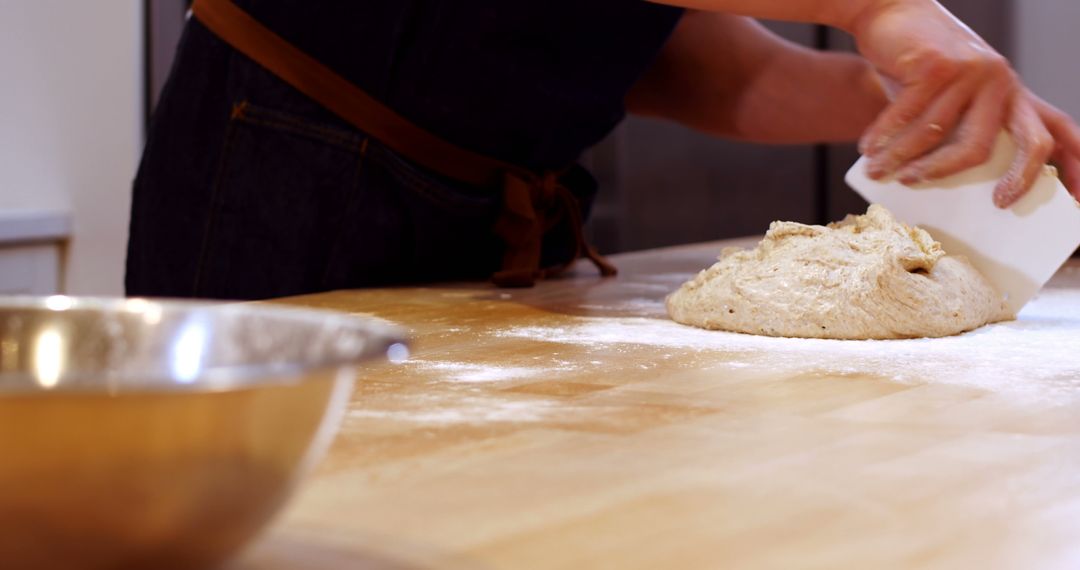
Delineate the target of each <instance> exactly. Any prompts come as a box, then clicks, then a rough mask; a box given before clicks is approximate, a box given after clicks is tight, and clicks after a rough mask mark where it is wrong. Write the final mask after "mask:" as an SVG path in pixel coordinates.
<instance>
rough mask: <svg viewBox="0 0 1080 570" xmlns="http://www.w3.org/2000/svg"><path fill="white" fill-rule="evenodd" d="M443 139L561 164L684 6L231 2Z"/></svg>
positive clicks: (597, 126) (608, 122) (597, 1)
mask: <svg viewBox="0 0 1080 570" xmlns="http://www.w3.org/2000/svg"><path fill="white" fill-rule="evenodd" d="M238 4H239V5H241V6H242V7H244V8H245V9H247V10H248V11H249V12H250V13H251V14H252V15H254V16H255V17H256V18H257V19H259V20H260V21H261V22H263V23H264V24H266V25H267V27H269V28H271V29H272V30H274V31H275V32H277V33H278V34H280V35H281V36H283V37H284V38H285V39H287V40H289V41H290V42H292V43H293V44H295V45H296V46H297V47H299V48H300V49H302V50H304V51H305V52H307V53H308V54H310V55H312V56H314V57H315V58H317V59H319V60H320V61H322V62H324V63H326V64H327V65H328V66H329V67H331V68H332V69H334V70H335V71H337V72H338V73H340V74H341V75H343V76H344V77H345V78H346V79H348V80H350V81H352V82H353V83H355V84H357V85H358V86H360V87H361V88H363V89H364V90H366V91H367V92H368V93H370V94H371V95H373V96H374V97H376V98H378V99H380V100H382V101H383V102H384V103H386V104H387V105H389V106H390V107H392V108H393V109H394V110H396V111H397V112H399V113H401V114H402V115H404V116H405V117H407V118H408V119H410V120H412V121H413V122H415V123H417V124H419V125H420V126H422V127H424V128H426V129H428V130H430V131H432V132H434V133H435V134H438V135H440V136H442V137H443V138H445V139H447V140H448V141H450V142H453V143H455V144H458V145H461V146H464V147H466V148H469V149H471V150H474V151H477V152H481V153H485V154H489V155H491V156H494V157H497V158H501V159H503V160H508V161H511V162H515V163H518V164H521V165H523V166H528V167H531V168H535V169H546V168H558V167H561V166H565V165H566V164H567V163H569V162H571V161H573V160H575V159H576V158H577V156H578V154H579V153H580V152H581V151H582V150H583V149H585V148H587V147H588V146H590V145H592V144H594V143H595V142H597V141H598V140H600V139H601V138H602V137H603V136H604V135H606V134H607V133H608V132H609V131H610V130H611V129H612V128H613V127H614V126H615V125H616V124H617V123H618V122H619V121H620V120H621V119H622V118H623V116H624V114H625V109H624V106H623V99H624V97H625V95H626V92H627V91H628V90H629V89H630V88H631V87H632V85H633V84H634V82H635V81H636V80H637V79H638V77H639V76H640V75H641V74H642V73H643V72H644V71H645V69H646V68H647V67H648V65H649V64H650V63H651V62H652V60H653V59H654V58H655V56H656V54H657V53H658V52H659V50H660V48H661V47H662V46H663V44H664V42H665V41H666V39H667V37H668V36H669V35H670V34H671V31H672V30H673V28H674V26H675V24H676V23H677V22H678V19H679V17H680V16H681V14H682V11H681V10H680V9H677V8H671V7H667V6H660V5H656V4H652V3H649V2H645V1H644V0H588V1H585V2H582V1H580V0H577V1H575V0H364V1H362V2H354V1H346V0H339V1H323V2H310V1H301V0H276V1H270V0H247V1H241V2H238Z"/></svg>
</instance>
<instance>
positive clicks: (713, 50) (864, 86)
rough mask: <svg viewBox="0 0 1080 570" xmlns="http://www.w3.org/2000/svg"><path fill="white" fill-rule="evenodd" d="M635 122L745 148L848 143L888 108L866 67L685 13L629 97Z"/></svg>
mask: <svg viewBox="0 0 1080 570" xmlns="http://www.w3.org/2000/svg"><path fill="white" fill-rule="evenodd" d="M627 104H628V106H629V108H630V110H631V111H632V112H634V113H638V114H643V115H652V116H659V117H664V118H668V119H671V120H674V121H677V122H680V123H682V124H685V125H687V126H689V127H692V128H695V129H698V130H703V131H706V132H710V133H713V134H717V135H721V136H726V137H731V138H737V139H742V140H749V141H756V142H769V143H809V142H837V141H851V140H855V139H857V138H858V137H859V135H860V134H862V132H863V130H864V129H865V128H866V127H867V125H869V124H870V123H871V122H872V121H873V119H874V117H875V116H877V114H878V113H879V112H880V111H881V109H882V108H883V107H884V106H885V104H886V98H885V95H884V94H883V92H882V90H881V87H880V85H879V84H878V81H877V78H876V75H875V74H874V72H873V71H872V68H871V67H870V65H869V64H867V63H866V62H865V61H864V60H863V59H861V58H859V57H857V56H853V55H847V54H837V53H823V52H817V51H814V50H810V49H806V48H803V47H801V46H798V45H796V44H793V43H791V42H787V41H785V40H783V39H781V38H779V37H777V36H775V35H774V34H772V33H770V32H768V31H767V30H765V29H764V28H763V27H762V26H761V25H760V24H757V23H756V22H754V21H752V20H750V19H748V18H742V17H738V16H729V15H722V14H710V13H705V12H697V13H691V14H688V15H687V16H686V17H685V18H684V19H683V22H681V23H680V25H679V28H678V29H677V30H676V32H675V34H674V35H673V36H672V38H671V40H670V41H669V43H668V45H667V46H665V49H664V51H663V53H661V55H660V57H659V58H658V60H657V62H656V63H655V64H654V65H653V67H652V68H651V69H650V70H649V72H648V73H646V75H645V76H644V77H643V78H642V80H641V81H640V82H639V83H638V85H637V86H635V88H634V89H633V90H632V91H631V93H630V95H629V97H628V98H627Z"/></svg>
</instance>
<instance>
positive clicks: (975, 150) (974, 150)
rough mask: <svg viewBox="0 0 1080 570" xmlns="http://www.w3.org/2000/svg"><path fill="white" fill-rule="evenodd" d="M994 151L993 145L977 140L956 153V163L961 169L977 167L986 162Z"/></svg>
mask: <svg viewBox="0 0 1080 570" xmlns="http://www.w3.org/2000/svg"><path fill="white" fill-rule="evenodd" d="M993 150H994V147H993V144H992V143H990V142H988V141H985V140H977V141H972V142H970V143H968V144H967V145H966V146H965V147H964V149H963V150H962V151H960V152H959V153H957V162H958V163H959V164H960V165H961V166H962V167H963V168H970V167H973V166H978V165H980V164H982V163H984V162H986V161H987V160H990V155H991V154H992V152H993Z"/></svg>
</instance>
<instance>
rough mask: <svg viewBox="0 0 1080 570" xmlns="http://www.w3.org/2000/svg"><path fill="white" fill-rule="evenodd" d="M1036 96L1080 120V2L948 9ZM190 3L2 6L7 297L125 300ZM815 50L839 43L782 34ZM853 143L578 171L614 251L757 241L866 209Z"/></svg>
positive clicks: (726, 149) (615, 160)
mask: <svg viewBox="0 0 1080 570" xmlns="http://www.w3.org/2000/svg"><path fill="white" fill-rule="evenodd" d="M943 3H944V4H945V5H946V6H948V7H949V8H950V9H952V10H953V12H955V13H956V14H957V15H958V16H959V17H960V18H961V19H963V20H965V21H966V22H968V23H969V24H970V25H971V26H972V27H973V28H974V29H975V30H976V31H978V32H979V33H980V34H982V35H983V37H985V38H986V39H987V40H989V41H990V42H991V43H992V44H994V45H995V46H996V47H997V48H998V49H999V50H1000V51H1002V52H1003V53H1005V54H1006V55H1008V56H1009V57H1010V59H1012V61H1013V62H1014V64H1015V66H1016V67H1017V69H1018V70H1019V71H1020V73H1021V75H1023V77H1024V78H1025V80H1026V81H1027V83H1028V85H1030V86H1031V87H1032V88H1033V89H1034V90H1035V91H1036V92H1038V93H1039V94H1041V95H1042V96H1043V97H1044V98H1046V99H1048V100H1049V101H1051V102H1052V103H1055V104H1057V105H1059V106H1060V107H1062V108H1063V109H1065V110H1066V111H1068V112H1069V113H1070V114H1072V115H1073V116H1074V117H1080V73H1078V69H1077V68H1078V64H1077V61H1076V60H1077V54H1080V35H1077V34H1075V33H1074V30H1073V28H1074V27H1075V25H1076V24H1077V23H1080V2H1077V1H1076V0H946V1H945V2H943ZM186 7H187V0H111V1H109V2H71V1H70V0H0V8H3V13H4V17H3V18H2V19H0V70H2V72H3V76H4V78H5V81H4V84H5V85H4V88H3V89H0V293H9V294H10V293H36V294H47V293H53V292H60V291H62V292H65V293H69V294H78V295H88V294H96V295H118V294H121V293H122V292H123V287H122V282H123V264H124V256H125V248H126V239H127V221H128V208H129V204H130V196H129V194H130V186H131V180H132V178H133V177H134V175H135V170H136V167H137V163H138V158H139V153H140V151H141V148H142V143H143V137H144V133H145V131H146V124H147V118H148V116H149V114H150V112H151V111H152V107H153V103H154V101H155V99H156V96H157V93H158V92H159V90H160V88H161V85H162V84H163V83H164V80H165V77H166V76H167V73H168V68H169V65H170V62H171V60H172V52H173V50H174V48H175V45H176V41H177V40H178V38H179V35H180V30H181V28H182V26H183V22H184V15H185V12H186ZM772 27H773V28H774V29H775V30H777V31H779V32H780V33H782V34H783V35H785V36H786V37H788V38H790V39H792V40H795V41H798V42H800V43H803V44H805V45H809V46H814V47H818V48H822V49H850V42H849V40H848V38H846V37H845V36H844V35H843V34H840V33H836V32H833V31H829V30H826V29H824V28H820V27H815V26H808V25H791V24H775V25H772ZM855 158H856V154H855V152H854V149H853V148H852V147H850V146H837V145H820V146H816V147H815V146H799V147H765V146H758V145H749V144H737V143H731V142H726V141H720V140H715V139H712V138H709V137H707V136H704V135H701V134H698V133H694V132H691V131H688V130H686V129H683V128H680V127H678V126H674V125H669V124H664V123H660V122H657V121H651V120H641V119H635V118H631V119H629V120H627V121H626V122H625V123H624V124H623V125H622V126H621V127H620V128H619V129H617V130H616V131H615V132H614V133H613V134H612V135H611V136H610V137H608V139H606V140H605V141H603V142H601V143H600V144H599V145H597V146H596V147H595V148H594V149H592V150H591V151H590V152H589V153H588V154H587V155H586V156H585V157H584V161H585V163H586V164H587V165H588V166H590V168H591V169H592V170H593V172H594V173H595V174H596V175H597V177H598V178H599V179H600V181H601V185H602V188H601V197H600V199H599V201H598V203H597V205H596V208H595V210H594V216H593V220H592V221H591V222H590V225H589V232H590V234H591V235H592V237H593V240H594V241H595V242H596V244H597V245H598V247H599V248H600V249H601V250H602V251H605V252H608V253H613V252H618V251H629V250H637V249H644V248H650V247H658V246H665V245H673V244H679V243H689V242H698V241H705V240H714V239H720V238H725V237H734V236H742V235H751V234H759V233H761V232H763V231H764V229H765V228H766V227H767V225H768V223H769V222H770V221H772V220H774V219H789V220H797V221H802V222H808V223H822V222H825V221H828V220H832V219H837V218H840V217H843V216H844V215H845V214H847V213H849V212H854V211H858V210H860V209H862V208H864V204H863V203H862V202H861V201H860V200H859V199H858V198H857V197H856V196H854V195H853V194H852V193H851V192H850V191H849V190H847V189H846V187H845V186H844V184H843V182H842V177H843V174H844V172H845V171H846V169H847V168H848V167H849V166H850V165H851V164H852V163H853V162H854V161H855Z"/></svg>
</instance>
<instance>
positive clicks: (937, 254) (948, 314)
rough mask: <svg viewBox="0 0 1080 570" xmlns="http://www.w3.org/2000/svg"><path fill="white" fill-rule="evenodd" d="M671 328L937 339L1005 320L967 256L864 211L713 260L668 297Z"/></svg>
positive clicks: (998, 299) (794, 228) (770, 236)
mask: <svg viewBox="0 0 1080 570" xmlns="http://www.w3.org/2000/svg"><path fill="white" fill-rule="evenodd" d="M667 310H668V314H669V315H670V316H671V318H672V319H673V320H675V321H677V322H679V323H682V324H686V325H693V326H696V327H701V328H706V329H719V330H726V331H733V332H741V333H749V334H758V335H767V336H784V337H801V338H831V339H898V338H918V337H943V336H951V335H955V334H959V333H962V332H965V331H969V330H972V329H976V328H978V327H981V326H983V325H985V324H988V323H993V322H997V321H1002V320H1009V319H1012V318H1013V317H1014V316H1013V315H1012V314H1010V313H1009V311H1008V309H1007V308H1006V304H1005V301H1004V298H1003V297H1002V295H1001V294H999V293H998V292H997V291H996V290H995V289H994V288H993V286H992V285H991V284H990V283H989V282H988V281H987V280H986V278H984V277H983V276H982V274H980V273H979V272H978V270H976V269H975V268H974V267H973V266H972V265H971V264H970V263H969V262H968V261H967V259H966V258H964V257H962V256H951V255H947V254H946V253H945V251H943V250H942V248H941V244H939V243H938V242H936V241H934V239H933V238H932V237H930V234H928V233H927V232H925V231H923V230H922V229H920V228H917V227H916V228H911V227H908V226H906V225H904V224H902V223H900V222H898V221H896V219H895V218H893V216H892V214H891V213H889V211H888V210H886V209H885V208H883V207H881V206H879V205H872V206H870V209H869V210H868V211H867V212H866V214H865V215H862V216H848V217H847V218H845V219H844V220H843V221H840V222H835V223H832V224H829V225H828V226H809V225H804V224H798V223H795V222H773V223H772V225H771V226H770V227H769V232H768V233H767V234H766V235H765V239H764V240H762V241H761V243H759V244H758V246H757V247H756V248H754V249H750V250H742V249H738V248H729V249H726V250H724V252H723V253H722V254H721V256H720V260H719V262H717V263H716V264H715V265H713V266H712V267H710V268H708V269H706V270H704V271H702V272H701V273H699V274H698V275H697V276H696V277H694V278H693V279H691V280H690V281H688V282H686V283H685V284H683V286H682V287H680V288H679V289H678V290H677V291H675V292H674V293H672V294H671V295H669V296H668V298H667Z"/></svg>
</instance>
